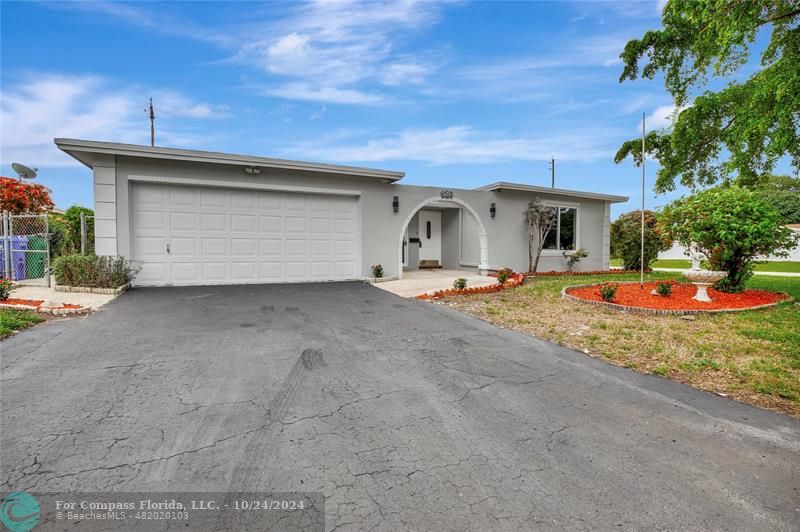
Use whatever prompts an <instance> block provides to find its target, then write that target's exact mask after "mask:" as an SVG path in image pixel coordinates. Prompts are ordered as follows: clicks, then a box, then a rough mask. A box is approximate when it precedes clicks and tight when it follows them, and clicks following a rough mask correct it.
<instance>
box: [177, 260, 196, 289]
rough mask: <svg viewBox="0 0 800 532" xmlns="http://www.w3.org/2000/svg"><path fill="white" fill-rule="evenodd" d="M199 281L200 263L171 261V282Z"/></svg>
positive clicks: (192, 282) (193, 282)
mask: <svg viewBox="0 0 800 532" xmlns="http://www.w3.org/2000/svg"><path fill="white" fill-rule="evenodd" d="M199 281H200V264H198V263H197V262H174V263H172V282H173V283H175V284H195V283H197V282H199Z"/></svg>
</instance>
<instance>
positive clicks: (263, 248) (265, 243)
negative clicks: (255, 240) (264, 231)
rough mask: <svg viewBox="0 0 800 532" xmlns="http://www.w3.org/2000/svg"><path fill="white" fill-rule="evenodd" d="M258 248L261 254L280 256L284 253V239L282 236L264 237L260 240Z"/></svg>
mask: <svg viewBox="0 0 800 532" xmlns="http://www.w3.org/2000/svg"><path fill="white" fill-rule="evenodd" d="M258 249H259V252H260V253H261V255H271V256H278V257H280V256H281V255H282V254H283V240H282V239H280V238H262V239H261V240H259V248H258Z"/></svg>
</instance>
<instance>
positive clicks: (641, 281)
mask: <svg viewBox="0 0 800 532" xmlns="http://www.w3.org/2000/svg"><path fill="white" fill-rule="evenodd" d="M644 120H645V115H644V113H642V248H641V255H640V256H639V259H640V261H641V262H640V264H639V270H640V273H639V276H640V277H639V287H640V288H642V289H644V160H645V158H646V157H645V151H644Z"/></svg>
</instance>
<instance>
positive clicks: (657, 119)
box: [636, 105, 680, 132]
mask: <svg viewBox="0 0 800 532" xmlns="http://www.w3.org/2000/svg"><path fill="white" fill-rule="evenodd" d="M676 111H677V112H676ZM679 112H680V110H678V109H676V108H675V106H674V105H659V106H658V107H656V108H655V110H654V111H653V112H652V114H650V115H647V116H646V117H645V127H646V128H647V131H653V130H656V129H665V128H669V127H671V126H672V122H673V121H674V120H675V117H676V116H677V113H679ZM636 131H637V132H641V131H642V125H641V122H640V123H639V126H638V127H637V129H636Z"/></svg>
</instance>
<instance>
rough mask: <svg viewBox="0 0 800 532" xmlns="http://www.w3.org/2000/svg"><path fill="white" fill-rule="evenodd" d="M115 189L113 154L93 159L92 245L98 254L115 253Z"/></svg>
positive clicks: (116, 252) (96, 156)
mask: <svg viewBox="0 0 800 532" xmlns="http://www.w3.org/2000/svg"><path fill="white" fill-rule="evenodd" d="M117 217H118V213H117V189H116V167H115V156H113V155H103V154H96V155H95V159H94V246H95V253H97V254H98V255H117V254H118V249H117V243H118V242H117Z"/></svg>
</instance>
